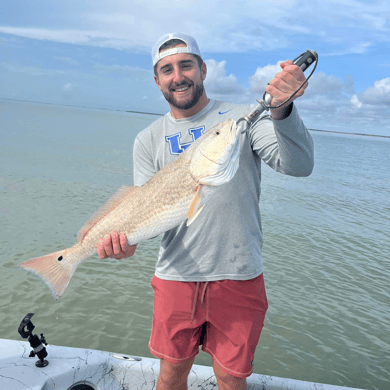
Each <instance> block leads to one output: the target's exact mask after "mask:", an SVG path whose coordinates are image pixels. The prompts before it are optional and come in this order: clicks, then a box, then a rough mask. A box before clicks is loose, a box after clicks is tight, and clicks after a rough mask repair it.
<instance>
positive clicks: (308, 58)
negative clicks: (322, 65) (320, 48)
mask: <svg viewBox="0 0 390 390" xmlns="http://www.w3.org/2000/svg"><path fill="white" fill-rule="evenodd" d="M317 59H318V54H317V52H315V51H314V50H306V51H305V52H304V53H303V54H302V55H301V56H299V57H298V59H295V60H294V61H293V62H294V64H295V65H298V66H299V67H300V68H301V69H302V71H303V72H304V71H305V70H306V69H307V68H308V67H309V66H310V65H312V64H313V62H314V61H316V60H317Z"/></svg>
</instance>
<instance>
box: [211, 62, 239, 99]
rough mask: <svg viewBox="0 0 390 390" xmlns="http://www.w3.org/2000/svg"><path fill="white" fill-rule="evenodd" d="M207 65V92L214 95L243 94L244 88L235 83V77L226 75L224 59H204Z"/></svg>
mask: <svg viewBox="0 0 390 390" xmlns="http://www.w3.org/2000/svg"><path fill="white" fill-rule="evenodd" d="M205 63H206V65H207V77H206V80H205V87H206V89H207V92H211V93H212V94H216V95H232V94H233V95H235V94H243V93H244V92H245V90H244V88H243V87H241V86H240V85H239V84H238V83H237V78H236V77H235V76H234V75H232V74H230V75H229V76H226V70H225V65H226V61H220V62H217V61H215V60H205Z"/></svg>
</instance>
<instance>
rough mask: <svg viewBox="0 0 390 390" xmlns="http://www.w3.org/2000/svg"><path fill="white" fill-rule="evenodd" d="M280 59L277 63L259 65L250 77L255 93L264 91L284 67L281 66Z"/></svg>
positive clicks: (251, 86) (251, 87)
mask: <svg viewBox="0 0 390 390" xmlns="http://www.w3.org/2000/svg"><path fill="white" fill-rule="evenodd" d="M281 62H283V61H279V62H278V63H277V64H276V65H266V66H263V67H258V68H257V69H256V72H255V74H254V75H253V76H251V77H250V79H249V82H250V89H251V90H252V91H253V92H255V93H263V92H264V89H265V87H266V86H267V84H268V82H269V81H271V80H272V79H273V78H274V77H275V75H276V74H277V73H279V72H280V71H281V70H282V68H281V67H280V65H279V64H280V63H281Z"/></svg>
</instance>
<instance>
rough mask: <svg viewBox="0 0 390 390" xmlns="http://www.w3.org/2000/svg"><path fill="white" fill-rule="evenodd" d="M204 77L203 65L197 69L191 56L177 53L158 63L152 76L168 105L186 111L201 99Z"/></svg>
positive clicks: (204, 68) (204, 67)
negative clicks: (155, 73) (155, 72)
mask: <svg viewBox="0 0 390 390" xmlns="http://www.w3.org/2000/svg"><path fill="white" fill-rule="evenodd" d="M179 46H185V45H179ZM205 77H206V66H205V65H204V64H203V65H202V67H201V68H199V65H198V62H197V60H196V58H195V57H194V56H193V55H192V54H188V53H179V54H173V55H171V56H167V57H165V58H163V59H161V60H160V61H159V62H158V64H157V76H154V79H155V81H156V84H157V86H158V87H159V89H160V90H161V92H162V93H163V95H164V97H165V99H166V100H167V101H168V103H169V104H170V105H172V106H174V107H176V108H179V109H181V110H188V109H190V108H192V107H194V106H195V105H196V104H197V103H198V101H199V99H200V98H201V96H202V94H203V92H204V87H203V80H204V79H205Z"/></svg>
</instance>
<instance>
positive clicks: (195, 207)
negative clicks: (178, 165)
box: [187, 185, 203, 226]
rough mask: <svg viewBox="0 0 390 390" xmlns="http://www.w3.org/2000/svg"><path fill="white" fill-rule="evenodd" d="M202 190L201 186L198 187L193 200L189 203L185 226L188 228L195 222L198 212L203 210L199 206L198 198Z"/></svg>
mask: <svg viewBox="0 0 390 390" xmlns="http://www.w3.org/2000/svg"><path fill="white" fill-rule="evenodd" d="M201 190H202V186H201V185H200V186H199V187H198V189H197V191H196V194H195V197H194V200H193V201H192V203H191V206H190V208H189V210H188V213H187V218H188V220H187V226H190V225H191V223H192V222H194V221H195V219H196V217H197V216H198V215H199V213H200V211H201V210H202V209H203V205H201V201H202V197H201V196H200V191H201Z"/></svg>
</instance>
